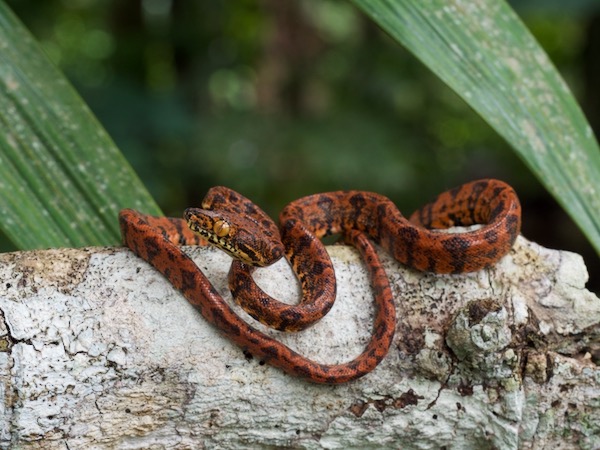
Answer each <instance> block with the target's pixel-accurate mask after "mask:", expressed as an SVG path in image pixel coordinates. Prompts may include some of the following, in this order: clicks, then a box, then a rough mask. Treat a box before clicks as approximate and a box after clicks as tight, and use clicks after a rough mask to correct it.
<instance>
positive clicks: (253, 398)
mask: <svg viewBox="0 0 600 450" xmlns="http://www.w3.org/2000/svg"><path fill="white" fill-rule="evenodd" d="M329 251H330V254H331V256H332V259H333V261H334V264H335V268H336V274H337V277H338V300H337V301H336V304H335V306H334V308H333V309H332V311H331V312H330V314H329V315H328V316H327V317H326V318H325V319H324V320H322V321H321V322H320V323H318V324H317V325H315V326H314V327H312V328H311V329H309V330H306V331H304V332H301V333H298V334H285V333H275V332H274V333H273V335H276V336H277V337H278V338H279V339H281V340H282V341H283V342H285V343H286V344H288V345H290V346H291V347H293V348H294V349H296V350H298V351H299V352H301V353H302V354H304V355H306V356H308V357H310V358H313V359H315V360H318V361H320V362H324V363H333V362H342V361H345V360H348V359H351V358H353V357H354V356H355V355H357V354H358V353H360V351H361V348H362V347H363V346H364V345H365V343H366V341H367V339H368V338H369V335H370V333H371V324H372V323H371V320H372V316H373V305H372V303H373V302H372V296H371V293H370V290H369V286H368V280H367V277H366V275H365V272H364V268H363V266H362V263H361V261H360V260H359V258H358V257H357V255H356V254H355V253H354V251H353V250H352V249H349V248H347V247H344V246H331V247H329ZM189 253H190V254H191V255H192V256H193V257H194V259H195V261H196V262H197V263H198V264H199V266H200V268H201V269H202V270H203V271H205V273H206V274H207V275H208V277H209V278H210V279H211V280H212V281H213V283H214V284H215V286H216V287H217V289H218V290H219V291H220V292H221V293H222V294H223V295H224V296H226V298H228V299H229V294H228V291H227V288H226V285H225V283H226V273H227V270H228V267H229V261H230V259H229V258H228V257H227V256H225V255H224V254H223V253H222V252H220V251H218V250H215V249H210V248H194V249H192V248H190V249H189ZM383 258H384V260H385V264H386V270H387V271H388V274H389V276H390V279H391V281H392V285H393V289H394V295H395V298H396V304H397V316H398V327H397V333H396V337H395V342H394V345H393V346H392V349H391V351H390V353H389V355H388V356H387V357H386V359H385V360H384V361H383V362H382V364H381V365H380V366H379V367H378V368H377V369H376V370H375V371H374V372H373V373H371V374H369V375H367V376H365V377H364V378H362V379H360V380H358V381H355V382H352V383H349V384H346V385H340V386H322V385H315V384H311V383H309V382H307V381H303V380H300V379H296V378H293V377H290V376H288V375H286V374H284V373H282V372H281V371H279V370H277V369H274V368H272V367H270V366H268V365H265V364H261V362H260V361H257V360H256V359H252V358H251V357H250V356H249V355H245V354H244V353H243V352H242V351H241V350H240V349H239V348H238V347H236V346H234V345H233V344H231V343H230V342H229V341H228V340H227V338H226V337H223V336H221V335H220V334H219V332H218V331H216V330H215V329H214V328H212V327H211V326H210V325H208V324H207V323H206V322H205V321H204V319H203V318H202V317H201V316H200V315H199V314H198V313H197V312H196V311H195V310H194V309H193V308H192V307H191V306H190V305H189V304H188V303H187V302H186V300H185V299H184V298H183V297H182V296H181V295H180V294H179V293H178V292H177V291H175V290H174V289H173V288H172V287H171V285H170V284H169V283H168V282H167V281H166V280H165V279H164V278H163V277H162V276H161V275H160V274H158V273H157V272H156V271H155V270H154V269H152V268H151V267H150V266H149V265H148V264H147V263H145V262H144V261H142V260H140V259H138V258H137V257H135V256H134V255H133V254H132V253H131V252H130V251H129V250H127V249H123V248H88V249H68V250H65V249H60V250H47V251H36V252H20V253H11V254H4V255H0V274H1V275H0V280H2V283H1V284H0V310H1V313H2V315H3V320H2V321H0V326H1V327H2V329H1V330H0V335H1V339H0V343H1V344H2V350H3V351H2V352H1V353H0V370H1V374H0V376H1V377H2V383H1V385H0V386H2V389H1V390H0V394H1V396H2V399H1V400H2V401H1V402H0V405H1V410H0V417H1V420H0V446H1V447H2V448H20V449H28V448H40V449H71V450H74V449H113V448H118V449H196V448H298V449H304V448H307V449H320V448H327V449H348V448H360V449H365V448H403V449H439V448H448V449H451V448H456V449H465V448H473V449H475V448H476V449H485V448H490V449H491V448H494V449H497V448H502V449H510V448H533V449H547V448H556V449H563V448H589V449H593V448H600V368H599V367H598V366H597V365H596V364H595V363H597V362H598V359H599V358H600V350H599V340H600V339H599V334H600V331H599V330H600V300H599V299H598V297H596V296H595V295H593V294H592V293H590V292H588V291H587V290H586V289H585V282H586V279H587V273H586V269H585V267H584V265H583V262H582V259H581V258H580V257H579V256H578V255H575V254H572V253H568V252H560V251H551V250H547V249H544V248H542V247H540V246H538V245H536V244H533V243H530V242H528V241H527V240H525V239H523V238H519V239H518V241H517V243H516V245H515V247H514V249H513V251H512V252H511V253H510V254H509V255H508V256H506V257H505V258H503V259H502V260H501V261H500V262H499V263H498V264H497V265H495V266H494V267H493V268H491V269H489V270H483V271H481V272H478V273H473V274H468V275H461V276H452V275H447V276H436V275H425V274H420V273H417V272H414V271H412V270H409V269H406V268H404V267H402V266H400V265H399V264H397V263H395V262H394V261H392V260H391V259H390V258H389V257H386V256H383ZM256 279H257V280H258V281H259V283H260V284H261V286H262V287H263V288H264V289H265V290H267V291H268V292H269V293H271V294H273V295H275V296H277V297H278V298H280V299H282V300H286V301H290V302H293V301H294V299H296V298H297V290H298V286H297V283H296V281H295V280H294V277H293V274H292V273H291V271H290V270H289V268H288V267H287V266H286V264H285V263H284V262H281V263H278V264H277V265H275V266H274V267H271V268H267V269H261V270H258V271H257V272H256ZM246 317H247V316H246ZM248 320H249V321H252V319H250V318H248Z"/></svg>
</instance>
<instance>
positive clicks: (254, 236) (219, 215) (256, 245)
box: [183, 208, 284, 266]
mask: <svg viewBox="0 0 600 450" xmlns="http://www.w3.org/2000/svg"><path fill="white" fill-rule="evenodd" d="M183 215H184V218H185V220H186V222H187V224H188V227H189V228H190V230H192V231H194V232H195V233H198V234H199V235H200V236H202V237H203V238H204V239H206V240H207V241H208V242H210V243H211V244H213V245H215V246H217V247H219V248H220V249H222V250H224V251H225V252H227V253H229V254H230V255H231V256H232V257H234V258H236V259H239V260H240V261H242V262H243V263H246V264H249V265H252V266H268V265H270V264H273V263H274V262H275V261H277V260H278V259H280V258H281V257H282V256H283V253H284V248H283V244H282V243H281V241H280V239H279V233H277V236H276V237H273V236H271V233H270V232H265V231H267V230H263V229H262V225H261V221H258V220H255V219H254V220H253V219H252V218H250V217H245V216H244V215H242V214H239V213H234V212H231V211H221V210H208V209H202V208H188V209H186V210H185V212H184V213H183ZM269 220H270V219H269Z"/></svg>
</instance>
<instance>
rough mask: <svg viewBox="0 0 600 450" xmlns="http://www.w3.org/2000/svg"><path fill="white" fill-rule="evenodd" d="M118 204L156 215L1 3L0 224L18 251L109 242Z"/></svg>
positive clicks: (141, 189)
mask: <svg viewBox="0 0 600 450" xmlns="http://www.w3.org/2000/svg"><path fill="white" fill-rule="evenodd" d="M123 207H132V208H136V209H140V210H143V211H145V212H148V213H151V214H160V210H159V208H158V207H157V205H156V204H155V203H154V201H153V200H152V198H151V197H150V195H149V194H148V192H147V191H146V189H145V188H144V186H143V185H142V184H141V182H140V181H139V179H138V177H137V175H136V174H135V173H134V172H133V170H132V169H131V167H130V166H129V164H128V163H127V161H126V160H125V159H124V158H123V155H122V154H121V153H120V152H119V150H118V149H117V148H116V147H115V145H114V143H113V142H112V140H111V139H110V137H109V136H108V135H107V133H106V132H105V131H104V129H103V128H102V127H101V126H100V124H99V123H98V122H97V120H96V119H95V118H94V116H93V114H92V113H91V112H90V111H89V109H88V108H87V106H86V105H85V103H84V102H83V101H82V100H81V99H80V97H79V96H78V95H77V93H76V92H75V91H74V89H73V88H72V87H71V86H70V85H69V83H68V82H67V81H66V79H65V78H64V76H63V75H62V74H61V73H60V72H59V71H58V70H57V69H56V68H55V67H54V66H53V65H52V64H51V63H50V62H49V61H48V59H47V58H46V56H45V55H44V54H43V53H42V52H41V50H40V49H39V47H38V45H37V44H36V43H35V42H34V40H33V38H32V37H31V35H30V34H29V32H28V31H27V30H26V29H25V28H24V27H23V26H22V24H21V23H20V22H19V21H18V19H17V18H16V17H15V16H14V14H13V13H12V12H11V11H10V9H9V8H8V7H7V6H6V4H5V3H3V2H1V1H0V226H1V227H2V229H3V231H4V232H5V233H6V235H7V236H8V237H9V238H10V239H11V240H12V241H13V242H14V243H15V244H16V245H17V246H18V247H19V248H21V249H31V248H40V247H61V246H76V247H78V246H84V245H114V244H116V243H117V242H119V227H118V222H117V214H118V211H119V210H120V209H121V208H123Z"/></svg>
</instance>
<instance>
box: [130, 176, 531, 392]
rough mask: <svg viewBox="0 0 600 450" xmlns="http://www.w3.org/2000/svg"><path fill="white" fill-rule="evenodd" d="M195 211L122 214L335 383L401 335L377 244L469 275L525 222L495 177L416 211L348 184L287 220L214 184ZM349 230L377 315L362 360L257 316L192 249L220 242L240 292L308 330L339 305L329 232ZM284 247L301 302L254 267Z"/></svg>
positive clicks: (204, 291) (417, 263) (180, 282)
mask: <svg viewBox="0 0 600 450" xmlns="http://www.w3.org/2000/svg"><path fill="white" fill-rule="evenodd" d="M184 215H185V220H182V219H172V218H157V217H151V216H147V215H144V214H141V213H139V212H137V211H134V210H131V209H124V210H122V211H121V213H120V214H119V220H120V225H121V234H122V238H123V243H124V244H125V245H126V246H127V247H129V248H130V249H131V250H132V251H133V252H134V253H136V254H137V255H138V256H140V257H141V258H143V259H144V260H146V261H147V262H149V263H150V264H151V265H152V266H154V267H155V268H156V269H158V270H159V271H160V272H161V273H162V274H163V275H165V276H166V277H167V279H169V281H170V282H171V283H172V284H173V285H174V286H175V287H176V288H177V289H179V290H180V291H181V292H182V293H183V295H184V296H185V297H186V298H187V300H188V301H189V302H190V303H191V304H192V305H194V306H195V307H196V308H197V309H198V310H199V312H200V313H201V314H202V315H203V316H204V318H205V319H206V320H208V321H209V322H210V323H212V324H213V325H214V326H216V327H217V328H218V329H220V330H221V331H222V332H223V333H224V334H225V335H226V336H227V337H229V338H230V339H231V340H233V341H234V342H235V343H236V344H237V345H239V346H240V347H242V348H243V349H245V350H247V351H248V352H250V353H251V354H252V355H254V356H255V357H257V358H260V359H261V360H264V361H266V362H268V363H269V364H271V365H273V366H276V367H279V368H281V369H282V370H284V371H285V372H287V373H289V374H292V375H296V376H300V377H304V378H306V379H308V380H310V381H313V382H317V383H328V384H336V383H344V382H347V381H351V380H355V379H357V378H359V377H361V376H363V375H365V374H367V373H368V372H370V371H372V370H373V369H374V368H375V367H376V366H377V364H379V362H380V361H381V360H382V359H383V358H384V357H385V355H386V354H387V352H388V350H389V348H390V345H391V343H392V340H393V336H394V331H395V328H396V313H395V307H394V300H393V295H392V290H391V288H390V285H389V281H388V278H387V276H386V274H385V271H384V269H383V267H382V264H381V262H380V260H379V257H378V255H377V252H376V250H375V247H374V245H373V243H372V241H374V242H376V243H378V244H380V245H381V246H382V247H383V248H384V249H385V250H386V251H388V252H389V253H390V254H391V255H392V256H393V257H394V258H395V259H396V260H397V261H399V262H400V263H402V264H405V265H407V266H409V267H412V268H414V269H416V270H420V271H427V272H435V273H463V272H470V271H476V270H480V269H482V268H485V267H488V266H490V265H492V264H494V263H495V262H496V261H497V260H498V259H500V258H501V257H502V256H504V255H505V254H506V253H508V251H509V250H510V248H511V247H512V244H513V242H514V240H515V239H516V237H517V235H518V234H519V231H520V225H521V207H520V204H519V200H518V198H517V195H516V193H515V192H514V190H513V189H512V188H511V187H510V186H508V185H507V184H506V183H504V182H501V181H498V180H491V179H488V180H479V181H474V182H471V183H467V184H464V185H462V186H459V187H457V188H455V189H452V190H450V191H447V192H444V193H442V194H441V195H439V196H438V197H437V198H436V199H435V200H434V201H433V202H431V203H429V204H427V205H425V206H424V207H422V208H421V209H419V210H417V211H416V212H415V213H414V214H413V215H412V216H411V217H410V220H407V219H406V218H404V217H403V216H402V214H401V213H400V211H399V210H398V209H397V208H396V206H395V205H394V204H393V203H392V202H391V200H389V199H387V198H386V197H384V196H381V195H378V194H375V193H370V192H364V191H337V192H330V193H323V194H316V195H311V196H308V197H303V198H301V199H298V200H296V201H294V202H292V203H290V204H289V205H287V206H286V207H285V208H284V209H283V211H282V212H281V214H280V217H279V221H280V229H278V227H277V225H275V223H273V221H272V220H271V219H270V218H269V217H268V216H267V215H266V214H265V213H264V212H263V211H262V210H261V209H260V208H259V207H258V206H256V205H254V204H253V203H252V202H251V201H250V200H248V199H246V198H245V197H243V196H241V195H240V194H238V193H236V192H234V191H232V190H230V189H228V188H224V187H215V188H212V189H211V190H210V191H209V192H208V194H207V196H206V197H205V198H204V200H203V202H202V208H189V209H187V210H186V211H185V214H184ZM473 224H482V225H483V226H482V227H480V228H479V229H475V230H469V231H465V232H462V233H444V232H439V231H435V230H432V229H440V228H448V227H452V226H468V225H473ZM187 227H189V229H188V228H187ZM190 230H193V231H194V232H195V233H194V232H192V231H190ZM337 233H340V234H341V235H342V236H343V238H344V240H345V241H346V242H347V243H349V244H351V245H353V246H354V247H356V248H357V249H358V251H359V252H360V254H361V256H362V257H363V259H364V260H365V262H366V267H367V269H368V272H369V277H370V280H371V285H372V289H373V292H374V296H375V303H376V310H377V312H376V316H375V320H374V332H373V334H372V336H371V339H370V341H369V343H368V345H367V347H366V349H365V350H364V351H363V352H362V353H361V354H360V355H359V356H358V357H356V358H355V359H354V360H352V361H350V362H346V363H343V364H336V365H326V364H319V363H316V362H314V361H312V360H309V359H307V358H305V357H303V356H302V355H300V354H298V353H296V352H295V351H293V350H292V349H290V348H289V347H287V346H285V345H284V344H283V343H281V342H279V341H277V340H276V339H274V338H272V337H270V336H268V335H266V334H265V333H262V332H261V331H259V330H257V329H256V328H254V327H252V326H251V325H249V324H248V323H246V322H245V321H244V320H242V319H241V318H240V317H239V316H238V315H237V314H236V313H235V312H234V311H233V310H232V309H231V307H230V306H229V305H228V304H227V302H226V301H225V300H224V299H223V298H222V297H221V296H220V295H219V293H218V292H217V291H216V290H215V288H214V287H213V286H212V284H211V283H210V282H209V281H208V279H207V278H206V277H205V276H204V275H203V274H202V272H201V271H200V269H199V268H198V267H197V266H196V264H195V263H194V262H193V261H192V260H191V259H190V258H189V257H188V256H187V255H186V254H185V253H184V252H183V251H182V250H181V248H180V246H181V245H194V244H202V243H203V242H204V240H208V241H209V242H210V243H212V244H214V245H217V246H219V247H220V248H222V249H223V250H225V251H226V252H228V253H230V254H231V255H232V256H233V257H234V258H235V259H234V262H233V264H232V268H231V270H230V273H229V285H230V289H231V291H232V294H233V295H234V298H235V299H236V301H238V302H239V303H240V304H241V305H242V306H243V307H244V308H245V309H246V310H247V311H248V312H249V314H250V315H251V316H252V317H254V318H256V319H258V320H260V321H261V322H263V323H265V324H269V325H271V326H273V327H275V328H277V329H280V330H288V331H297V330H301V329H303V328H306V327H307V326H310V325H311V324H312V323H314V322H315V321H316V320H319V319H320V318H321V317H322V316H323V315H324V314H326V313H327V312H328V311H329V309H330V308H331V306H332V304H333V301H334V299H335V294H336V284H335V274H334V269H333V265H332V263H331V260H330V258H329V255H328V254H327V251H326V250H325V248H324V246H323V244H322V243H321V241H320V238H322V237H323V236H326V235H330V234H337ZM284 254H285V256H286V257H287V259H288V260H289V261H290V263H291V265H292V268H293V270H294V272H295V273H296V275H297V277H298V279H299V280H300V283H301V287H302V300H301V302H300V304H299V305H288V304H285V303H281V302H278V301H277V300H275V299H273V298H271V297H269V296H268V295H267V294H266V293H264V292H263V291H262V290H261V289H260V288H259V287H258V286H257V285H256V284H255V283H254V281H253V280H252V276H251V272H252V270H253V267H254V266H266V265H269V264H272V263H273V262H275V261H277V260H278V259H279V258H281V256H283V255H284Z"/></svg>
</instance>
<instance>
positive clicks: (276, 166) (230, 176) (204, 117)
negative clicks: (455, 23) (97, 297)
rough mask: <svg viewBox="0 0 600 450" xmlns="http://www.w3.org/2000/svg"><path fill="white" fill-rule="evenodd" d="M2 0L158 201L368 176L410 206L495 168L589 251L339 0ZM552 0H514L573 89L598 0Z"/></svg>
mask: <svg viewBox="0 0 600 450" xmlns="http://www.w3.org/2000/svg"><path fill="white" fill-rule="evenodd" d="M7 3H8V4H9V5H10V6H11V8H12V9H13V10H14V11H15V13H16V14H17V15H18V16H19V17H20V19H21V20H22V21H23V22H24V23H25V25H26V26H27V27H28V28H29V29H30V30H31V31H32V33H33V34H34V35H35V36H36V38H37V39H38V40H39V41H40V43H41V44H42V47H43V48H44V49H45V51H46V52H47V53H48V55H49V56H50V58H51V59H52V60H53V61H54V62H55V63H56V64H57V65H58V66H59V67H60V68H61V70H63V72H64V73H65V74H66V75H67V77H68V78H69V79H70V80H71V81H72V83H73V84H74V85H75V86H76V88H77V89H78V90H79V92H80V94H81V95H82V96H83V98H84V99H85V101H86V102H87V103H88V105H89V106H90V107H91V109H92V110H93V111H94V112H95V113H96V115H97V116H98V118H99V119H100V121H101V122H102V124H103V125H104V126H105V127H106V129H107V130H108V132H109V134H110V135H111V136H112V137H113V139H114V140H115V141H116V143H117V145H118V146H119V148H120V149H121V150H122V151H123V152H124V153H125V155H126V156H127V158H128V159H129V161H130V162H131V164H132V165H133V166H134V168H135V169H136V170H137V172H138V174H139V175H140V177H141V178H142V179H143V180H144V182H145V183H146V186H147V187H148V188H149V190H150V191H151V193H152V194H153V195H154V197H155V199H156V200H157V202H158V203H159V204H160V205H161V207H162V209H163V211H165V213H168V214H170V215H179V214H180V211H181V210H182V209H183V208H185V207H186V206H189V205H193V204H198V203H199V201H200V199H201V197H202V196H203V194H204V192H205V191H206V190H207V189H208V188H209V187H210V186H212V185H216V184H225V185H228V186H230V187H232V188H234V189H237V190H240V191H241V192H243V193H244V194H245V195H247V196H249V197H250V198H252V199H253V200H255V201H256V202H257V203H259V204H261V205H262V206H264V207H265V209H266V210H267V211H268V212H270V213H271V214H272V215H276V214H277V211H279V209H280V208H281V207H282V206H283V205H284V204H285V203H287V202H289V201H290V200H292V199H294V198H296V197H298V196H301V195H305V194H309V193H314V192H319V191H327V190H333V189H345V188H352V189H367V190H373V191H378V192H380V193H383V194H385V195H388V196H389V197H391V198H392V199H393V200H394V201H395V202H396V203H397V204H398V205H399V206H400V207H401V208H402V209H403V210H404V211H406V212H407V213H409V212H410V211H411V210H412V209H414V208H415V207H417V206H418V205H419V204H422V203H423V202H425V201H427V200H428V199H430V198H431V197H432V196H433V195H435V194H436V193H438V192H440V191H442V190H444V189H446V188H448V187H451V186H453V185H456V184H458V183H461V182H464V181H468V180H471V179H475V178H478V177H496V178H500V179H504V180H506V181H508V182H509V183H511V184H513V185H514V186H515V187H516V189H517V190H518V192H519V193H520V195H521V198H522V200H523V203H524V205H525V218H524V234H525V235H526V236H528V237H530V238H532V239H533V240H536V241H539V242H542V243H544V244H546V245H549V246H551V247H560V248H567V249H569V248H570V249H573V250H575V251H578V252H581V253H585V252H586V251H588V258H593V259H594V264H595V265H597V259H596V256H595V255H594V253H593V251H592V250H591V248H590V246H589V245H588V244H586V242H585V239H584V238H583V237H582V236H581V235H580V233H579V231H578V230H577V229H576V227H575V226H574V225H573V224H572V222H571V221H570V219H568V218H567V217H566V215H564V213H562V212H561V211H560V210H559V209H557V207H556V205H555V203H554V201H553V200H551V199H550V198H549V197H548V196H547V194H546V193H545V191H544V190H543V189H542V188H541V187H540V185H539V184H538V182H537V181H536V180H535V179H534V178H533V176H532V175H531V174H530V173H529V171H528V170H527V169H526V168H525V167H524V165H523V164H522V163H521V161H520V160H519V159H518V158H517V156H516V155H515V154H514V153H513V152H512V151H511V150H510V149H509V148H508V147H507V145H506V144H505V143H504V142H503V141H502V140H501V139H500V138H499V137H498V135H497V134H496V133H495V132H494V131H493V130H491V129H490V127H489V126H488V125H487V124H486V123H484V122H483V121H482V120H481V119H480V118H479V117H478V116H477V115H476V114H474V113H473V111H472V110H471V109H470V108H469V107H468V106H467V105H466V104H465V103H464V102H463V101H462V100H461V99H459V98H458V97H457V96H456V95H455V94H454V93H453V92H451V91H450V90H449V89H448V88H447V87H446V86H445V85H443V84H442V83H441V82H440V81H439V80H438V79H437V78H436V77H435V76H434V75H432V74H431V73H430V72H429V71H428V70H427V69H426V68H424V67H423V66H422V65H421V64H420V63H419V62H418V61H416V60H415V59H414V57H413V56H412V55H410V54H408V53H407V52H406V51H405V50H404V49H402V48H401V47H399V46H398V45H397V44H396V43H394V42H393V41H392V40H391V39H390V38H388V37H387V36H386V35H385V34H384V33H382V32H381V31H380V30H379V29H378V28H377V27H376V26H375V25H374V24H373V23H372V22H371V21H370V20H369V19H367V18H366V17H364V16H363V15H362V14H361V13H360V12H359V11H358V10H356V9H355V8H354V7H353V6H352V4H351V3H349V2H347V1H343V0H302V1H300V0H296V1H280V0H261V1H259V0H238V1H236V2H227V1H223V0H212V1H196V2H173V1H171V0H139V1H129V2H119V1H116V0H69V1H67V0H62V1H61V0H46V1H44V2H36V1H33V0H10V1H7ZM548 5H549V6H551V7H552V8H551V9H544V5H543V4H540V2H535V1H528V2H527V1H520V2H514V4H513V6H514V7H515V8H517V11H518V12H520V13H521V14H522V17H523V19H524V20H525V22H526V24H527V25H528V27H529V28H530V29H531V31H532V33H533V34H534V35H535V36H536V38H537V39H538V40H539V41H540V43H541V45H542V46H543V47H544V48H545V50H546V51H547V52H548V54H549V56H550V58H551V59H552V60H553V61H554V63H555V64H556V65H557V66H558V68H559V70H560V72H561V73H562V74H563V77H564V78H565V79H566V81H567V83H568V84H569V85H570V86H571V88H572V89H573V91H574V92H575V93H576V95H578V96H579V97H580V98H585V96H586V92H587V90H588V89H589V88H590V87H589V86H588V85H586V83H585V79H584V78H583V77H582V72H583V68H582V67H583V64H584V63H585V61H584V60H583V56H582V55H583V53H584V52H583V50H584V48H585V47H586V45H588V44H589V42H588V41H589V39H590V35H589V33H588V24H589V23H590V22H591V20H592V18H593V17H595V16H597V15H598V14H600V7H599V6H598V5H597V3H596V2H592V1H583V0H580V1H578V2H573V3H571V4H569V5H566V4H565V3H563V2H561V3H548ZM599 56H600V55H596V58H598V57H599ZM584 106H586V105H585V104H584ZM587 106H589V105H587ZM595 107H596V108H598V105H595ZM595 114H598V112H597V111H596V112H595ZM528 211H529V212H528ZM550 222H552V223H554V224H556V226H555V228H554V230H553V229H552V227H550ZM588 266H590V263H589V262H588ZM596 278H599V277H596Z"/></svg>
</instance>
